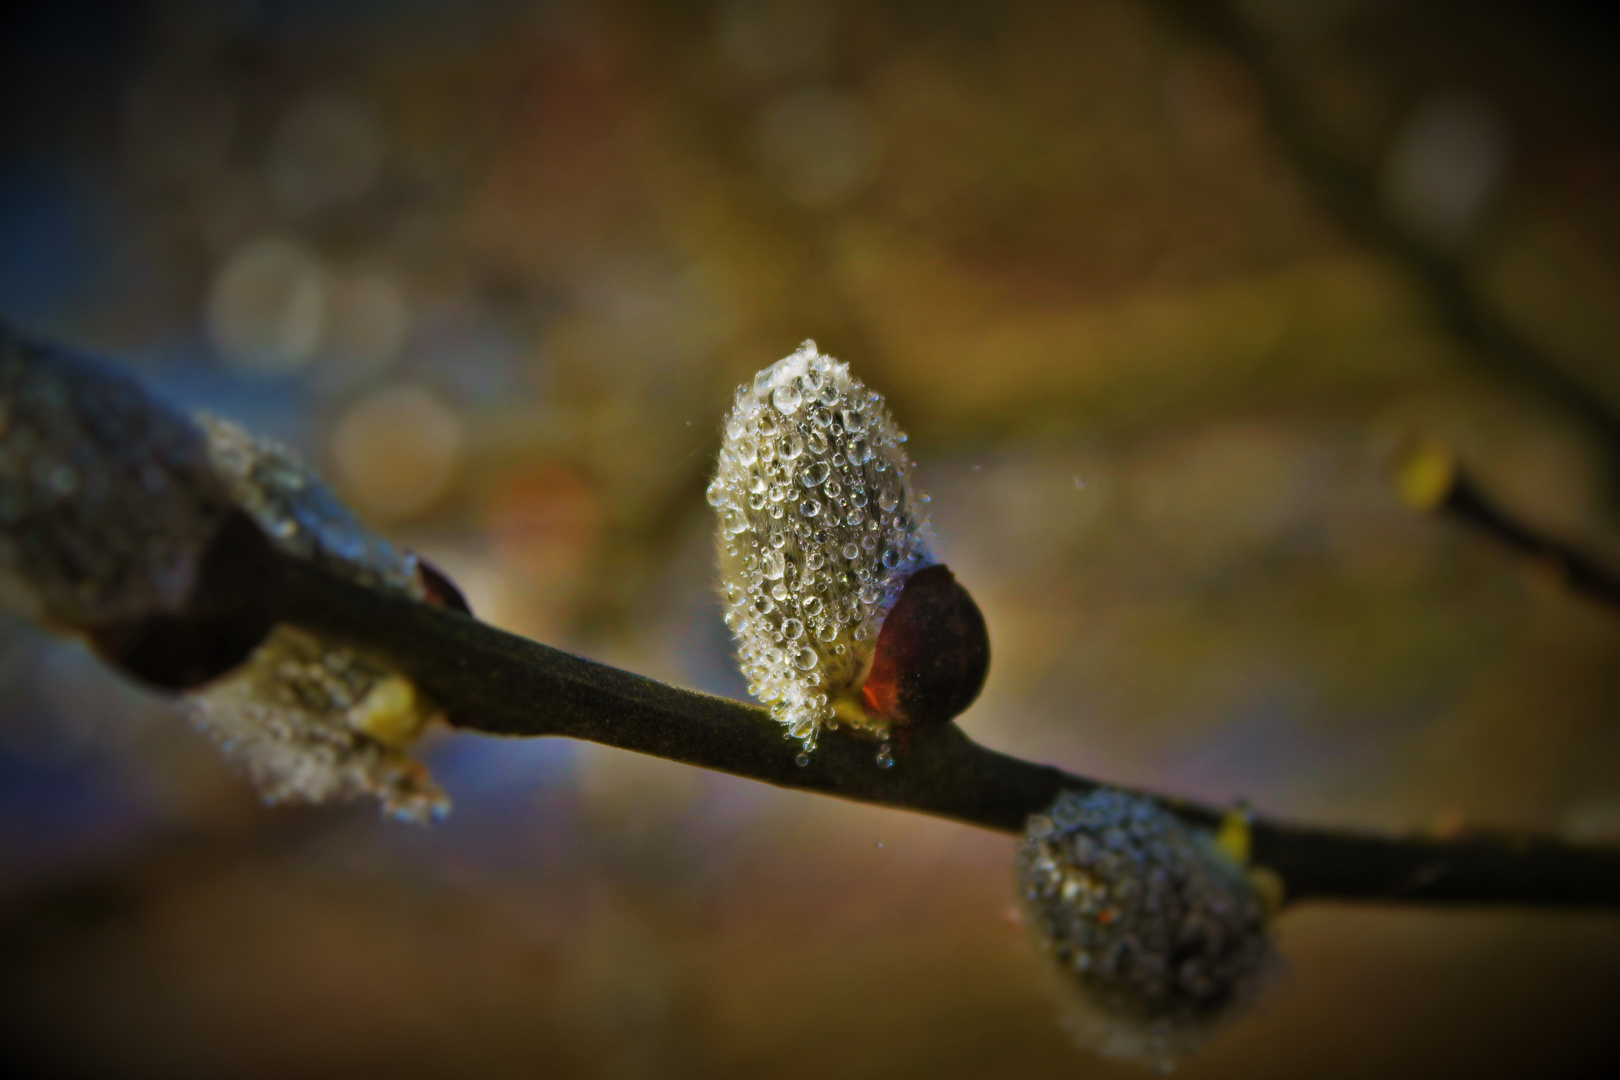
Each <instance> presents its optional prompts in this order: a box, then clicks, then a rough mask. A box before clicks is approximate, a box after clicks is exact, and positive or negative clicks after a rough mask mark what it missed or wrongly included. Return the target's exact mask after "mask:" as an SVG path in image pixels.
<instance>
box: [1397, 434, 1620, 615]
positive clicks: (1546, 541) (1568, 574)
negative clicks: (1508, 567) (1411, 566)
mask: <svg viewBox="0 0 1620 1080" xmlns="http://www.w3.org/2000/svg"><path fill="white" fill-rule="evenodd" d="M1396 482H1397V484H1398V486H1399V488H1400V491H1401V497H1402V498H1403V499H1405V500H1406V502H1407V504H1408V505H1410V506H1411V507H1412V508H1413V509H1414V510H1422V511H1429V512H1433V513H1437V514H1443V515H1445V516H1446V517H1447V518H1449V519H1451V520H1452V521H1455V522H1457V523H1459V524H1461V525H1463V526H1465V527H1467V528H1468V529H1470V530H1472V531H1474V532H1477V533H1480V534H1481V535H1484V536H1486V537H1488V538H1490V539H1491V540H1492V541H1494V542H1495V543H1497V544H1498V545H1500V546H1502V547H1505V548H1507V549H1508V550H1509V551H1512V552H1513V553H1515V554H1517V555H1521V556H1523V557H1525V558H1527V559H1530V560H1532V561H1533V562H1535V563H1537V564H1539V565H1541V566H1545V567H1547V568H1549V569H1551V570H1553V571H1554V572H1556V573H1557V575H1558V578H1559V580H1560V581H1562V582H1563V583H1564V585H1565V586H1566V587H1568V588H1569V590H1570V591H1571V592H1574V593H1577V594H1579V595H1581V596H1584V597H1586V598H1587V599H1588V600H1591V601H1593V602H1594V603H1598V604H1602V605H1604V606H1605V607H1608V608H1612V609H1615V610H1620V575H1617V574H1616V573H1615V572H1614V571H1612V570H1610V569H1609V568H1608V567H1605V566H1603V565H1602V564H1601V563H1599V562H1597V561H1596V560H1594V559H1592V558H1591V557H1589V556H1588V555H1586V554H1585V553H1584V552H1581V551H1577V550H1576V549H1575V548H1574V547H1572V546H1570V545H1569V544H1567V543H1565V542H1564V541H1562V540H1558V539H1555V538H1553V537H1549V536H1545V535H1543V534H1542V533H1541V532H1540V531H1538V530H1537V529H1535V528H1534V527H1532V526H1530V525H1527V524H1525V523H1524V522H1521V521H1519V520H1518V519H1517V518H1515V517H1514V516H1513V515H1512V514H1511V513H1509V512H1508V511H1506V510H1504V509H1502V508H1501V507H1500V506H1498V505H1497V503H1496V502H1495V501H1494V500H1493V499H1491V497H1490V496H1489V495H1487V494H1486V493H1485V491H1484V489H1483V488H1481V487H1480V485H1479V483H1478V482H1477V481H1476V480H1475V479H1474V478H1473V477H1472V476H1471V475H1469V473H1468V472H1467V470H1465V469H1464V468H1463V467H1462V466H1461V464H1459V463H1458V461H1457V459H1456V455H1455V454H1453V453H1452V451H1451V448H1450V447H1448V446H1446V445H1444V444H1443V443H1440V442H1436V441H1431V440H1423V441H1420V442H1417V443H1415V444H1413V445H1412V446H1411V447H1409V448H1408V449H1407V450H1406V452H1405V453H1404V454H1403V455H1402V457H1401V459H1400V461H1399V462H1398V465H1397V473H1396Z"/></svg>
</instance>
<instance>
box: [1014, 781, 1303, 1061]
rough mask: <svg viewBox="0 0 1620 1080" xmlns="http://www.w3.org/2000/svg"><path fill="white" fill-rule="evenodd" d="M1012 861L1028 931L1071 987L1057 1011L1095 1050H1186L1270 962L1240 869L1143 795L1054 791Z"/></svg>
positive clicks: (1158, 1057)
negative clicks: (1068, 999)
mask: <svg viewBox="0 0 1620 1080" xmlns="http://www.w3.org/2000/svg"><path fill="white" fill-rule="evenodd" d="M1016 866H1017V874H1018V889H1019V899H1020V900H1021V902H1022V904H1023V908H1024V912H1025V917H1026V919H1027V921H1028V923H1029V925H1030V928H1031V931H1032V932H1033V933H1034V935H1035V939H1036V942H1037V943H1038V944H1039V946H1040V947H1041V949H1042V950H1043V951H1044V952H1046V953H1047V955H1048V956H1049V957H1050V958H1051V959H1052V960H1053V961H1054V962H1055V964H1056V965H1057V967H1058V968H1059V970H1060V971H1061V972H1062V973H1063V974H1064V975H1065V976H1066V977H1067V979H1068V980H1069V981H1070V982H1071V984H1072V986H1073V987H1074V988H1075V989H1076V990H1077V991H1078V994H1077V995H1075V997H1074V998H1073V1001H1074V1005H1073V1007H1072V1009H1071V1010H1070V1013H1071V1015H1070V1016H1069V1018H1068V1022H1069V1023H1070V1025H1071V1026H1072V1027H1073V1028H1074V1030H1075V1032H1076V1035H1077V1037H1078V1038H1079V1039H1080V1040H1081V1041H1082V1042H1083V1043H1084V1044H1086V1045H1088V1046H1090V1047H1091V1048H1092V1049H1095V1050H1097V1051H1098V1052H1101V1053H1104V1054H1107V1055H1109V1056H1114V1057H1123V1058H1132V1059H1136V1060H1140V1061H1145V1062H1147V1063H1150V1064H1163V1063H1167V1062H1168V1061H1169V1060H1170V1059H1171V1058H1173V1057H1174V1056H1176V1055H1178V1054H1185V1053H1188V1052H1190V1051H1192V1050H1194V1049H1196V1048H1197V1046H1198V1045H1199V1044H1201V1043H1202V1042H1203V1040H1204V1039H1205V1038H1206V1037H1207V1036H1208V1034H1209V1032H1210V1031H1211V1030H1212V1028H1213V1027H1214V1026H1216V1025H1217V1024H1218V1023H1219V1022H1220V1021H1222V1020H1223V1019H1225V1018H1227V1017H1229V1016H1230V1015H1232V1013H1233V1012H1234V1011H1236V1010H1238V1009H1240V1008H1241V1007H1242V1006H1243V1005H1244V1004H1245V1003H1247V1002H1248V1001H1250V1000H1251V999H1252V997H1253V996H1254V994H1255V992H1256V990H1257V986H1258V984H1259V983H1260V982H1261V981H1262V979H1263V977H1264V974H1265V972H1266V971H1268V970H1269V969H1270V968H1271V967H1272V966H1273V964H1274V961H1273V959H1272V950H1271V945H1270V941H1269V938H1268V936H1267V932H1266V910H1265V906H1264V904H1263V902H1262V899H1261V897H1260V896H1259V895H1258V894H1257V893H1256V891H1255V890H1254V888H1253V887H1252V886H1251V885H1250V883H1249V881H1248V879H1247V877H1246V875H1245V872H1244V868H1243V867H1241V866H1239V865H1238V864H1237V863H1236V862H1234V861H1233V860H1232V859H1230V858H1229V857H1227V856H1226V855H1225V854H1223V853H1222V852H1221V851H1219V850H1218V849H1217V848H1216V846H1215V843H1214V839H1213V837H1211V836H1209V835H1207V834H1205V833H1203V832H1201V831H1199V830H1196V829H1191V828H1189V827H1187V826H1185V825H1183V824H1182V823H1181V822H1180V821H1179V820H1178V819H1177V818H1176V817H1175V816H1174V815H1173V814H1171V813H1169V812H1168V811H1166V810H1165V809H1164V808H1163V807H1161V806H1160V805H1159V804H1158V803H1156V802H1155V801H1154V800H1152V799H1151V798H1147V797H1146V796H1141V795H1133V794H1130V793H1128V792H1123V791H1118V790H1115V789H1111V788H1099V789H1097V790H1095V791H1093V792H1091V793H1090V794H1087V795H1080V794H1077V793H1074V792H1065V793H1064V794H1062V795H1061V796H1059V797H1058V799H1057V801H1056V802H1055V803H1054V804H1053V806H1052V808H1051V809H1050V810H1049V811H1047V812H1046V813H1045V814H1036V815H1034V816H1032V817H1031V818H1030V819H1029V824H1028V826H1027V829H1026V831H1025V835H1024V841H1023V843H1022V845H1021V846H1020V847H1019V850H1018V856H1017V860H1016Z"/></svg>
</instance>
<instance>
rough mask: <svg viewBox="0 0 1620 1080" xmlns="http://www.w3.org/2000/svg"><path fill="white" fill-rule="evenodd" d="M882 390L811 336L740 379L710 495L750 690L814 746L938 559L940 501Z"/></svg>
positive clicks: (730, 615) (730, 622) (850, 715)
mask: <svg viewBox="0 0 1620 1080" xmlns="http://www.w3.org/2000/svg"><path fill="white" fill-rule="evenodd" d="M905 441H906V437H905V434H904V433H902V432H901V431H900V429H899V428H898V427H896V426H895V423H894V420H893V418H892V417H891V416H890V415H889V410H888V408H887V406H886V405H885V404H884V402H883V398H882V396H881V395H879V394H877V393H876V392H874V391H872V390H869V389H867V388H866V386H865V385H863V384H862V383H861V381H860V380H859V379H857V378H855V377H853V376H852V375H850V373H849V367H848V365H846V364H843V363H840V362H839V361H837V360H835V359H833V358H832V357H830V356H823V355H822V354H821V353H819V352H818V351H817V350H816V345H815V342H813V341H806V342H805V343H804V344H803V345H801V346H799V348H798V349H797V350H796V351H795V352H794V353H792V354H791V355H790V356H788V357H786V358H784V359H782V360H779V361H777V362H776V363H775V364H772V365H771V366H770V367H768V368H766V369H764V370H763V371H761V372H760V373H759V374H758V375H756V376H755V377H754V380H753V382H752V383H750V384H748V385H744V386H739V387H738V388H737V398H736V404H735V405H734V406H733V408H732V410H731V413H730V414H729V415H728V416H727V417H726V421H725V429H724V435H723V439H722V442H721V449H720V461H719V466H718V468H717V469H716V471H715V476H714V480H713V482H712V483H711V484H710V485H709V489H708V500H709V504H710V505H711V506H713V507H714V508H715V512H716V514H717V515H718V517H719V526H720V527H719V535H718V547H719V554H720V575H721V578H720V580H721V594H722V599H723V602H724V604H725V609H726V615H725V619H726V625H727V626H728V627H729V628H730V629H731V632H732V634H733V636H734V637H735V639H736V642H737V654H738V660H739V663H740V664H741V666H742V671H743V674H744V675H745V676H746V677H747V679H748V689H749V693H751V694H753V695H754V696H755V697H756V698H758V699H759V700H760V701H761V702H763V703H764V704H765V705H766V706H767V707H768V708H769V709H770V711H771V715H772V716H773V717H774V718H775V719H776V720H777V721H778V722H780V723H781V724H782V726H783V727H784V728H785V729H786V730H787V733H788V735H789V736H790V737H791V738H794V739H797V740H799V741H800V742H801V743H803V745H804V748H805V750H807V751H808V750H810V749H812V748H813V747H814V746H815V742H816V737H817V735H819V734H820V732H821V729H822V727H823V726H825V725H828V724H831V723H835V722H836V720H835V716H838V715H842V716H844V717H845V718H846V719H849V720H850V721H851V722H854V723H862V721H861V719H860V716H861V714H860V713H859V711H858V710H851V711H845V712H842V713H838V712H835V708H836V705H837V703H838V702H839V700H840V699H841V698H848V697H849V696H850V695H851V694H852V693H853V692H854V691H856V690H858V689H859V686H860V683H861V680H862V679H864V678H865V675H866V671H867V669H868V668H869V667H870V664H871V658H872V648H873V644H874V642H875V640H876V638H877V633H878V629H879V628H880V626H881V625H882V622H883V617H884V615H885V614H886V613H887V612H888V610H889V608H890V607H891V606H893V604H894V601H895V598H896V597H897V596H898V595H899V593H900V589H901V586H903V585H904V584H905V581H906V578H907V577H909V576H910V575H911V574H913V573H915V572H916V571H917V570H919V569H921V568H922V567H924V566H927V565H929V564H931V563H932V562H933V561H934V560H933V555H932V552H931V545H930V543H929V539H928V525H927V520H926V518H925V517H924V516H923V514H922V512H921V505H922V504H923V503H925V502H926V501H927V500H926V497H925V496H919V495H918V494H917V493H916V492H915V491H914V490H913V489H912V486H911V463H910V462H909V461H908V460H907V458H906V454H905V449H904V443H905Z"/></svg>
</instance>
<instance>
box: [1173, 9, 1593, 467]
mask: <svg viewBox="0 0 1620 1080" xmlns="http://www.w3.org/2000/svg"><path fill="white" fill-rule="evenodd" d="M1160 2H1161V3H1162V4H1164V5H1165V6H1166V7H1167V8H1168V9H1170V10H1171V11H1173V12H1174V13H1175V14H1176V15H1177V16H1178V17H1179V18H1180V19H1181V20H1182V22H1183V23H1184V24H1186V25H1188V26H1190V27H1192V28H1194V29H1195V30H1196V31H1197V32H1198V33H1200V34H1202V35H1204V36H1206V37H1208V38H1210V39H1211V40H1213V41H1216V42H1218V43H1219V44H1220V45H1221V46H1222V47H1224V48H1226V49H1228V50H1230V52H1231V53H1232V54H1233V55H1235V56H1236V57H1237V58H1238V59H1240V60H1241V61H1242V62H1243V63H1244V65H1245V66H1246V67H1247V68H1248V69H1249V71H1250V73H1251V74H1252V75H1253V76H1254V79H1255V81H1256V83H1257V85H1258V86H1259V89H1260V93H1261V96H1262V99H1263V101H1264V103H1265V109H1266V113H1267V117H1268V120H1269V122H1270V124H1271V128H1272V130H1273V132H1274V133H1275V134H1276V137H1277V141H1278V144H1279V146H1280V148H1281V149H1282V150H1283V152H1284V153H1285V154H1286V155H1287V156H1288V158H1289V159H1290V160H1291V161H1292V162H1293V165H1294V168H1295V169H1296V170H1297V171H1298V172H1299V174H1300V176H1301V177H1303V178H1304V179H1305V181H1306V182H1307V183H1308V184H1309V185H1310V188H1311V190H1312V191H1313V192H1314V193H1315V195H1316V196H1317V198H1318V199H1319V200H1320V202H1321V203H1322V204H1323V206H1324V207H1325V208H1326V209H1328V210H1329V211H1330V212H1331V213H1333V214H1334V215H1335V216H1336V217H1337V218H1338V220H1339V221H1340V222H1342V223H1343V224H1344V225H1346V226H1348V227H1349V228H1350V229H1351V230H1352V231H1354V232H1355V233H1356V235H1358V236H1360V237H1361V238H1362V239H1364V240H1366V241H1367V242H1369V243H1370V244H1371V245H1372V246H1374V247H1375V248H1377V249H1379V250H1381V251H1383V252H1384V253H1385V254H1387V255H1388V256H1389V257H1390V258H1392V259H1393V260H1394V261H1395V262H1396V263H1398V264H1399V265H1401V266H1402V267H1404V268H1405V269H1406V270H1407V272H1408V273H1409V274H1410V275H1411V277H1412V279H1413V280H1414V281H1415V282H1416V283H1417V284H1418V285H1419V286H1420V287H1421V288H1422V289H1423V290H1424V291H1425V292H1426V293H1427V294H1428V297H1429V300H1430V302H1431V304H1432V305H1433V306H1434V310H1435V311H1436V313H1437V314H1438V315H1439V317H1440V319H1441V321H1442V323H1443V324H1444V325H1445V327H1446V328H1447V330H1448V331H1450V333H1451V334H1452V335H1453V336H1455V337H1456V338H1457V339H1458V340H1459V341H1461V342H1462V343H1463V344H1464V345H1466V346H1467V348H1468V355H1469V356H1471V357H1472V358H1473V359H1474V360H1476V361H1477V362H1478V363H1480V364H1482V365H1483V366H1485V367H1486V368H1488V369H1489V370H1491V371H1492V372H1494V373H1495V374H1496V375H1498V376H1499V377H1502V378H1507V379H1511V380H1513V381H1515V382H1517V383H1519V384H1520V385H1522V386H1525V387H1528V388H1529V389H1531V390H1533V391H1534V392H1535V393H1536V394H1537V395H1538V396H1540V397H1541V398H1542V399H1543V400H1544V401H1546V402H1548V403H1550V404H1551V405H1553V406H1554V407H1556V408H1558V409H1559V410H1561V411H1562V412H1564V413H1565V414H1567V415H1569V416H1570V417H1572V418H1573V419H1575V420H1577V421H1579V422H1580V424H1581V425H1582V427H1584V428H1585V429H1586V430H1587V431H1588V432H1589V433H1590V434H1591V435H1592V436H1593V437H1594V438H1595V439H1596V440H1597V441H1598V442H1599V444H1600V445H1601V446H1602V448H1603V450H1604V452H1605V454H1606V455H1607V459H1608V462H1609V469H1610V477H1609V479H1610V482H1611V487H1612V488H1614V489H1616V490H1620V414H1617V413H1616V411H1615V409H1614V408H1613V407H1612V406H1611V405H1610V404H1608V403H1607V402H1605V401H1604V400H1603V399H1602V398H1601V397H1600V396H1598V395H1597V394H1596V393H1594V392H1593V391H1592V389H1591V388H1590V387H1587V386H1585V385H1583V384H1582V383H1581V381H1580V380H1579V379H1577V378H1576V377H1574V376H1572V375H1571V374H1569V373H1568V372H1567V371H1565V370H1564V369H1563V368H1562V367H1561V366H1560V365H1559V364H1558V363H1557V362H1556V361H1555V360H1553V359H1551V358H1550V357H1548V356H1546V355H1544V354H1543V352H1542V351H1541V350H1540V349H1538V348H1537V347H1536V346H1535V345H1533V344H1532V343H1531V342H1530V341H1528V340H1527V339H1526V338H1525V337H1524V335H1523V334H1521V333H1519V332H1518V331H1517V330H1516V329H1515V328H1514V327H1513V326H1511V325H1510V324H1509V323H1508V322H1507V320H1506V319H1504V318H1503V317H1502V316H1501V315H1500V314H1498V313H1497V311H1496V310H1495V308H1494V307H1493V305H1492V304H1491V303H1490V301H1489V300H1487V299H1486V298H1485V297H1484V296H1482V295H1481V294H1480V291H1479V289H1478V288H1476V287H1475V285H1474V283H1473V282H1472V281H1471V280H1470V278H1469V274H1468V270H1467V267H1466V266H1465V265H1464V264H1463V262H1462V260H1460V259H1459V258H1457V257H1455V256H1453V255H1451V254H1449V253H1447V252H1444V251H1441V250H1439V249H1437V248H1436V247H1434V246H1433V245H1432V244H1429V243H1427V242H1426V241H1424V240H1423V239H1422V238H1421V237H1419V236H1417V235H1416V234H1415V233H1413V232H1412V231H1411V230H1409V229H1406V228H1404V227H1403V226H1401V225H1400V224H1399V223H1397V222H1396V221H1395V220H1394V219H1393V218H1392V217H1390V216H1389V215H1388V214H1387V213H1385V211H1384V208H1383V206H1382V204H1381V202H1380V200H1379V195H1378V189H1377V186H1376V184H1375V183H1374V181H1373V179H1372V177H1370V176H1368V175H1367V173H1366V172H1365V171H1364V170H1362V169H1360V168H1358V167H1357V166H1356V165H1355V164H1354V163H1353V162H1351V161H1350V160H1349V159H1348V158H1346V157H1345V156H1343V155H1342V154H1340V153H1338V152H1337V151H1335V150H1334V149H1333V148H1332V147H1331V146H1330V145H1329V143H1328V141H1327V140H1326V139H1325V138H1324V137H1323V136H1322V134H1321V133H1320V132H1319V130H1318V129H1317V126H1316V125H1315V124H1314V123H1313V122H1312V120H1311V118H1310V117H1309V115H1308V114H1307V112H1306V110H1305V108H1304V107H1303V106H1302V105H1301V104H1300V98H1299V94H1298V93H1297V92H1295V91H1294V90H1293V89H1292V87H1291V85H1290V80H1289V78H1288V76H1287V75H1286V74H1285V73H1284V72H1283V70H1282V68H1281V66H1280V65H1279V64H1278V62H1277V59H1276V56H1275V54H1274V52H1273V50H1272V49H1271V48H1270V46H1269V45H1268V43H1267V42H1266V41H1265V40H1264V39H1263V38H1262V37H1261V36H1260V35H1259V34H1258V33H1257V32H1256V31H1255V30H1254V29H1253V28H1252V27H1251V26H1249V25H1248V24H1247V23H1246V22H1245V21H1244V20H1243V19H1242V18H1241V17H1240V16H1239V15H1238V14H1237V13H1236V12H1235V11H1234V10H1233V9H1232V6H1231V4H1230V3H1229V2H1228V0H1160Z"/></svg>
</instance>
